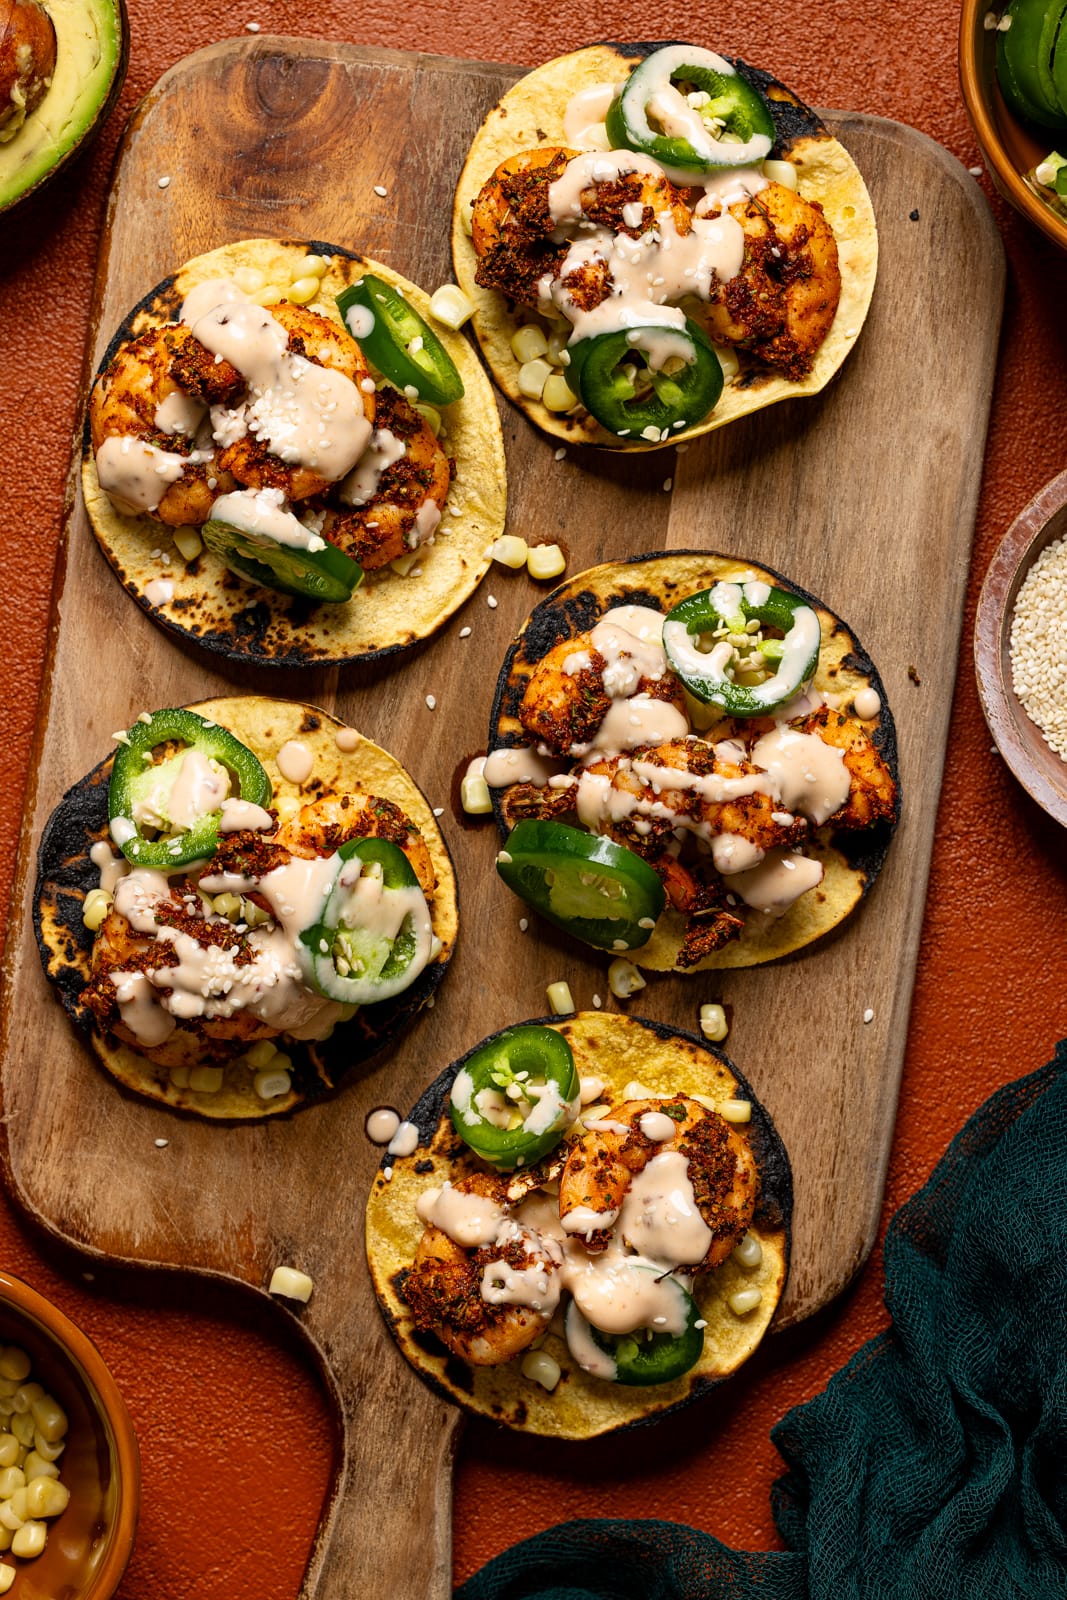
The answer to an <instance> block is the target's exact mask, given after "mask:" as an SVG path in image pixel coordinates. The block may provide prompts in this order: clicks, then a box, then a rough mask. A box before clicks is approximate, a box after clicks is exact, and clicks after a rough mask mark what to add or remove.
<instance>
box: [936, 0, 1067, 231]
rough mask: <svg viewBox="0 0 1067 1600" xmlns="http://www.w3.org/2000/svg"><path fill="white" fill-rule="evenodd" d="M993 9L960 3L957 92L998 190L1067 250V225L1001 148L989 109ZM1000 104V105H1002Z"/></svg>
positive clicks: (974, 0)
mask: <svg viewBox="0 0 1067 1600" xmlns="http://www.w3.org/2000/svg"><path fill="white" fill-rule="evenodd" d="M993 9H994V7H993V6H992V5H991V4H990V0H963V9H962V11H961V12H960V38H959V75H960V91H961V93H962V95H963V103H964V105H965V106H966V108H967V115H968V116H969V117H970V119H971V123H972V125H973V127H974V131H975V134H976V135H977V138H978V143H979V144H980V145H981V147H982V154H983V155H984V156H985V158H986V160H987V161H988V162H989V164H990V167H991V168H992V172H993V177H994V181H995V182H996V183H997V187H998V188H999V189H1000V191H1001V193H1002V194H1003V195H1004V197H1005V199H1007V200H1009V201H1010V202H1011V204H1012V205H1013V206H1014V207H1015V208H1016V210H1017V211H1021V212H1022V214H1023V216H1024V217H1026V218H1027V219H1028V221H1030V222H1032V223H1033V224H1034V225H1035V227H1038V228H1040V229H1041V232H1042V233H1044V234H1045V235H1047V237H1048V238H1050V239H1051V240H1052V241H1053V242H1054V243H1055V244H1058V245H1059V246H1060V248H1061V249H1067V222H1065V221H1064V220H1063V219H1062V218H1061V217H1058V216H1057V215H1056V213H1055V212H1054V211H1052V210H1051V209H1050V208H1049V207H1048V206H1047V205H1045V204H1044V202H1043V201H1041V200H1039V199H1038V197H1037V195H1036V194H1034V192H1033V190H1032V189H1031V188H1030V187H1029V185H1028V184H1027V183H1025V182H1024V181H1023V177H1022V174H1021V173H1020V172H1019V170H1018V168H1017V166H1016V164H1015V162H1014V161H1013V160H1012V158H1011V157H1010V156H1009V154H1008V152H1007V150H1006V149H1005V148H1004V141H1003V139H1002V137H1001V133H1000V129H999V127H998V126H997V120H996V117H995V116H994V113H993V109H992V106H991V103H990V101H991V96H993V95H996V96H998V97H999V93H1000V91H999V90H998V89H997V87H996V82H995V79H993V80H991V81H990V83H989V85H988V87H987V85H986V79H985V74H984V73H983V71H982V66H981V60H980V57H981V52H982V50H983V49H984V48H985V44H984V40H985V32H986V30H985V21H984V19H985V16H986V13H987V12H989V11H992V10H993ZM1001 104H1002V105H1003V102H1001ZM1003 114H1004V115H1005V116H1006V117H1009V118H1010V119H1011V121H1012V123H1013V124H1014V123H1016V122H1017V121H1018V119H1017V118H1016V117H1015V116H1014V114H1013V113H1012V112H1011V111H1009V110H1008V108H1007V106H1004V108H1003ZM1054 137H1055V135H1054V131H1053V130H1052V129H1051V128H1050V129H1049V148H1050V149H1051V148H1052V143H1053V140H1054Z"/></svg>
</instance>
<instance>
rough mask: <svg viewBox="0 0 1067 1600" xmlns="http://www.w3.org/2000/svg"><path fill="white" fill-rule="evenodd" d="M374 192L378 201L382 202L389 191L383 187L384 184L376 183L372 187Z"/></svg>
mask: <svg viewBox="0 0 1067 1600" xmlns="http://www.w3.org/2000/svg"><path fill="white" fill-rule="evenodd" d="M374 192H375V194H376V195H377V196H378V198H379V200H384V199H385V197H386V195H387V194H388V193H389V190H388V189H387V188H386V187H385V184H384V183H376V184H375V185H374Z"/></svg>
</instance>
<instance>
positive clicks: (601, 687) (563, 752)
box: [519, 633, 685, 756]
mask: <svg viewBox="0 0 1067 1600" xmlns="http://www.w3.org/2000/svg"><path fill="white" fill-rule="evenodd" d="M633 660H634V657H633V656H632V655H631V654H630V653H629V652H627V650H626V649H625V647H624V648H622V649H620V650H618V651H617V652H616V661H615V672H616V674H617V672H618V668H619V665H620V663H621V664H622V665H624V666H625V665H627V664H628V663H630V662H631V661H633ZM608 670H609V668H608V661H607V658H606V657H605V656H604V655H602V654H601V652H600V651H599V650H598V649H597V646H596V643H595V641H594V639H593V636H592V634H591V633H579V634H577V635H576V636H575V637H574V638H573V639H564V640H562V641H561V642H560V643H559V644H556V645H553V647H552V649H551V650H549V651H548V652H547V653H546V654H545V655H543V656H542V657H541V659H540V661H538V662H537V664H536V665H535V667H534V668H533V671H532V672H531V673H530V676H529V678H528V680H527V682H526V687H525V689H524V691H523V696H522V702H521V704H520V707H519V720H520V722H521V723H522V725H523V727H524V728H525V730H526V732H527V733H529V734H531V735H532V736H533V737H534V738H535V739H537V740H539V741H540V743H541V744H543V745H545V746H546V747H547V748H548V749H549V750H551V751H552V753H553V754H554V755H560V756H568V755H570V754H571V752H572V746H574V745H588V744H589V743H590V742H591V741H592V740H593V738H594V736H595V735H596V733H597V732H598V730H599V729H600V728H601V726H602V725H603V722H604V718H605V717H606V716H607V715H608V712H609V711H610V710H611V706H612V698H613V697H612V695H611V693H610V685H608V684H606V683H605V673H606V672H607V671H608ZM634 670H635V672H636V673H637V674H638V676H637V677H636V680H635V686H634V689H633V694H634V695H640V696H642V697H643V698H645V699H649V700H660V701H663V702H666V703H668V704H670V705H674V706H676V707H677V708H678V710H679V711H684V709H685V691H684V690H683V688H682V685H681V683H680V681H679V680H678V678H677V677H676V676H675V675H674V673H673V672H670V671H669V670H667V669H666V668H664V670H663V671H661V672H657V673H655V674H648V673H645V672H643V671H642V670H641V668H640V665H639V664H636V663H635V667H634Z"/></svg>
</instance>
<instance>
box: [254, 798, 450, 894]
mask: <svg viewBox="0 0 1067 1600" xmlns="http://www.w3.org/2000/svg"><path fill="white" fill-rule="evenodd" d="M350 839H386V840H388V842H389V843H390V844H395V845H398V846H399V848H400V849H401V850H403V852H404V854H405V855H406V856H407V858H408V860H409V861H410V862H411V868H412V871H413V872H414V874H415V876H416V877H417V878H418V880H419V887H420V888H421V889H422V892H423V894H424V895H426V897H427V898H429V897H430V896H431V895H432V894H433V892H434V887H435V885H436V881H437V878H436V874H435V872H434V867H433V859H432V857H431V855H430V852H429V849H428V847H427V844H426V840H425V839H424V838H423V837H422V834H421V833H420V832H419V830H418V828H417V827H416V826H415V824H414V823H413V822H412V821H411V819H410V817H408V816H407V815H406V813H405V812H403V811H402V810H401V809H400V807H399V806H398V805H394V803H393V801H392V800H386V799H384V798H382V796H380V795H373V794H344V795H340V796H330V797H329V798H328V799H324V800H312V801H311V802H310V803H309V804H308V805H306V806H301V808H300V810H299V811H297V812H296V813H295V814H294V815H293V816H292V817H290V818H289V820H288V821H287V822H284V823H283V824H282V826H281V827H280V828H279V829H278V832H277V834H276V835H275V839H274V843H275V844H276V845H280V846H282V847H283V848H284V849H286V850H289V851H291V853H292V854H293V855H294V856H302V857H303V858H304V859H305V860H310V859H311V858H312V857H313V856H328V855H332V854H333V852H334V851H335V850H339V849H340V848H341V846H342V845H343V844H347V843H348V841H349V840H350Z"/></svg>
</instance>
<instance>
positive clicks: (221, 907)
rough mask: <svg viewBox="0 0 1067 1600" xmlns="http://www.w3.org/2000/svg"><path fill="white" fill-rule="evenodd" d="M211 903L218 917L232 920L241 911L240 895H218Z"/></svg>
mask: <svg viewBox="0 0 1067 1600" xmlns="http://www.w3.org/2000/svg"><path fill="white" fill-rule="evenodd" d="M211 903H212V907H213V909H214V910H215V912H216V914H217V915H218V916H220V917H229V918H231V919H232V918H233V917H235V916H236V915H237V913H238V912H239V911H240V909H241V896H240V895H239V894H217V895H216V896H215V898H214V900H213V901H212V902H211Z"/></svg>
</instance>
